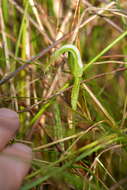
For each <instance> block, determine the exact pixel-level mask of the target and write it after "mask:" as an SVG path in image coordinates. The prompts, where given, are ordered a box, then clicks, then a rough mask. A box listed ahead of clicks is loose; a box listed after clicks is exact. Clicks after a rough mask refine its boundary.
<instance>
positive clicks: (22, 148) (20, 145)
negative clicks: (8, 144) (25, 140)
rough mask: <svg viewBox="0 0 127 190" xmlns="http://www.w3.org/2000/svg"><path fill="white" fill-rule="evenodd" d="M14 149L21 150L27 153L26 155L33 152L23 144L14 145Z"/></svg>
mask: <svg viewBox="0 0 127 190" xmlns="http://www.w3.org/2000/svg"><path fill="white" fill-rule="evenodd" d="M13 147H14V148H16V149H18V150H20V151H23V152H26V153H31V152H32V149H31V148H30V147H29V146H27V145H24V144H21V143H16V144H13Z"/></svg>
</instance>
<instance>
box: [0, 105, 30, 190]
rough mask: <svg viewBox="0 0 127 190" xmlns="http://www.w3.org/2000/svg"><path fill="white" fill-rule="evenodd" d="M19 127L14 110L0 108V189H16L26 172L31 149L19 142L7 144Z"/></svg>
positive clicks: (28, 166)
mask: <svg viewBox="0 0 127 190" xmlns="http://www.w3.org/2000/svg"><path fill="white" fill-rule="evenodd" d="M18 128H19V119H18V115H17V113H16V112H14V111H12V110H9V109H6V108H1V109H0V190H18V189H19V188H20V186H21V184H22V181H23V178H24V177H25V175H26V174H27V173H28V171H29V168H30V162H31V160H32V150H31V149H30V148H29V147H28V146H26V145H24V144H21V143H16V144H13V145H10V146H7V147H5V146H6V145H7V143H8V141H9V140H10V139H11V138H12V137H13V136H14V135H15V133H16V131H17V130H18Z"/></svg>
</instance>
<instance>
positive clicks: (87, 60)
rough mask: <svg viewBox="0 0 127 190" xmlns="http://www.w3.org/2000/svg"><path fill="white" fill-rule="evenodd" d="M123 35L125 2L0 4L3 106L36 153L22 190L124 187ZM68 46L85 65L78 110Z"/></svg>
mask: <svg viewBox="0 0 127 190" xmlns="http://www.w3.org/2000/svg"><path fill="white" fill-rule="evenodd" d="M126 35H127V1H126V0H114V1H110V0H64V1H62V0H3V1H2V0H1V1H0V78H1V80H0V106H1V107H7V108H11V109H14V110H15V111H17V112H18V113H19V116H20V122H21V128H20V131H19V133H18V134H17V136H16V137H15V139H14V142H23V143H26V144H28V145H29V146H31V147H32V149H33V153H34V158H33V162H32V168H31V171H30V173H29V174H28V176H26V178H25V180H24V183H23V186H22V187H21V190H28V189H32V190H42V189H43V190H61V189H62V190H126V189H127V148H126V145H127V135H126V134H127V133H126V132H127V128H126V125H127V119H126V117H127V95H126V92H127V85H126V83H127V62H126V61H127V37H126ZM65 44H73V45H75V46H77V48H78V49H79V51H80V54H81V58H82V62H83V64H84V72H83V76H82V79H81V83H80V84H79V86H78V88H80V91H79V95H78V102H77V109H75V110H74V109H72V105H71V99H72V98H73V97H72V95H71V91H72V88H73V84H74V77H73V75H72V73H71V71H70V68H69V67H68V63H69V61H70V59H69V56H68V53H64V54H62V55H61V56H60V58H59V59H57V61H53V60H52V55H53V53H54V51H55V50H56V49H59V48H60V47H62V46H63V45H65ZM75 93H76V90H75Z"/></svg>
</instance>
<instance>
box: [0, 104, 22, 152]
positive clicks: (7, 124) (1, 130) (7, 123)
mask: <svg viewBox="0 0 127 190" xmlns="http://www.w3.org/2000/svg"><path fill="white" fill-rule="evenodd" d="M18 128H19V117H18V114H17V113H16V112H15V111H13V110H10V109H7V108H1V109H0V150H2V149H3V148H4V146H5V145H6V144H7V143H8V141H9V140H10V139H11V138H12V137H13V136H14V135H15V133H16V131H17V130H18Z"/></svg>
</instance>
